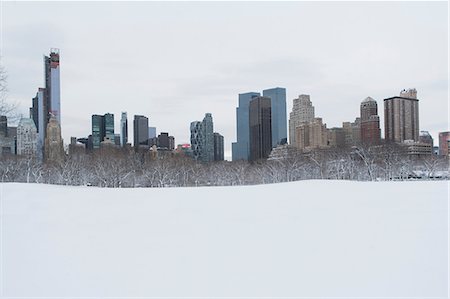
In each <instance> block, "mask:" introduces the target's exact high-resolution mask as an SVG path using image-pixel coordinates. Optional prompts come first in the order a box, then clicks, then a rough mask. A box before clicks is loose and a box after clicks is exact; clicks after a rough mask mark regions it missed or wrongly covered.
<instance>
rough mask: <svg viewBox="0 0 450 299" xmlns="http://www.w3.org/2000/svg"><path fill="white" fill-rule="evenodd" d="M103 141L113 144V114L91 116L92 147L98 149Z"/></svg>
mask: <svg viewBox="0 0 450 299" xmlns="http://www.w3.org/2000/svg"><path fill="white" fill-rule="evenodd" d="M105 140H111V141H112V142H113V143H114V142H115V134H114V114H111V113H106V114H104V115H98V114H94V115H92V146H93V149H99V148H100V144H101V143H102V142H103V141H105Z"/></svg>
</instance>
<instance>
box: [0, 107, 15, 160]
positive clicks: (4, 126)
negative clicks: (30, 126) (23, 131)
mask: <svg viewBox="0 0 450 299" xmlns="http://www.w3.org/2000/svg"><path fill="white" fill-rule="evenodd" d="M16 137H17V128H12V127H8V118H7V117H6V116H4V115H1V116H0V157H2V156H4V155H15V154H16Z"/></svg>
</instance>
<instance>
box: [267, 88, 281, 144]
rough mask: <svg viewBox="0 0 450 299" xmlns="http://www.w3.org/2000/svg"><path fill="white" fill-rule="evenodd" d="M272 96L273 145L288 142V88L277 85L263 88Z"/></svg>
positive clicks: (268, 96)
mask: <svg viewBox="0 0 450 299" xmlns="http://www.w3.org/2000/svg"><path fill="white" fill-rule="evenodd" d="M263 96H264V97H267V98H270V103H271V122H272V147H273V148H274V147H276V146H277V145H281V144H286V143H287V117H286V88H282V87H275V88H271V89H265V90H263Z"/></svg>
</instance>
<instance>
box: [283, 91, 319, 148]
mask: <svg viewBox="0 0 450 299" xmlns="http://www.w3.org/2000/svg"><path fill="white" fill-rule="evenodd" d="M313 119H314V106H313V105H312V103H311V100H310V97H309V95H306V94H301V95H299V96H298V98H296V99H294V100H293V105H292V112H291V113H290V114H289V144H292V145H295V144H296V140H295V136H296V134H295V129H296V128H297V127H298V126H300V125H301V124H302V123H310V122H312V121H313Z"/></svg>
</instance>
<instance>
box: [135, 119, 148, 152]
mask: <svg viewBox="0 0 450 299" xmlns="http://www.w3.org/2000/svg"><path fill="white" fill-rule="evenodd" d="M133 137H134V140H133V143H134V147H135V149H139V147H144V148H148V118H147V117H145V116H143V115H135V116H134V120H133Z"/></svg>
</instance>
